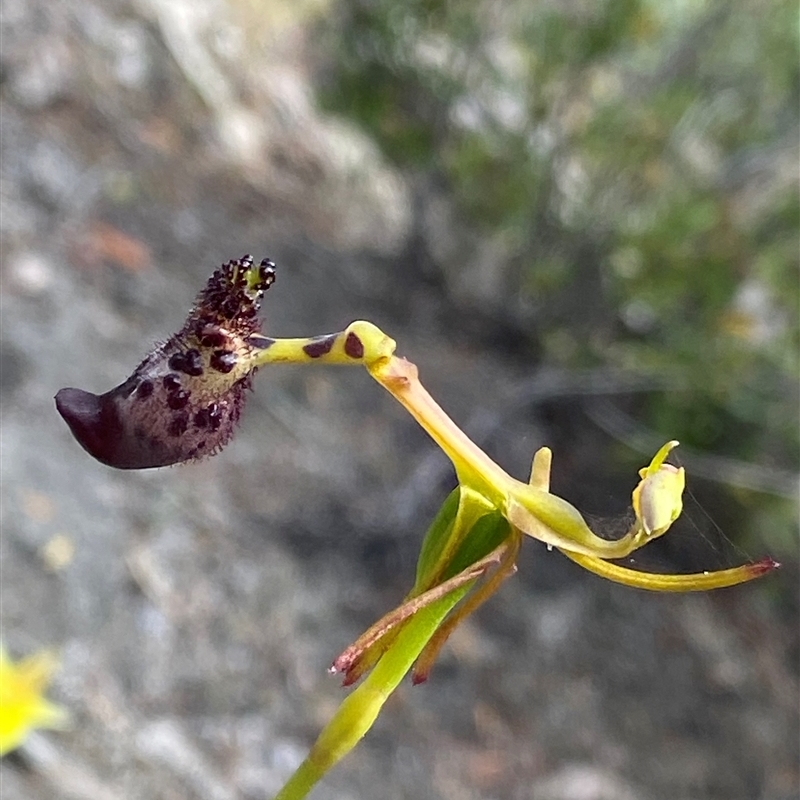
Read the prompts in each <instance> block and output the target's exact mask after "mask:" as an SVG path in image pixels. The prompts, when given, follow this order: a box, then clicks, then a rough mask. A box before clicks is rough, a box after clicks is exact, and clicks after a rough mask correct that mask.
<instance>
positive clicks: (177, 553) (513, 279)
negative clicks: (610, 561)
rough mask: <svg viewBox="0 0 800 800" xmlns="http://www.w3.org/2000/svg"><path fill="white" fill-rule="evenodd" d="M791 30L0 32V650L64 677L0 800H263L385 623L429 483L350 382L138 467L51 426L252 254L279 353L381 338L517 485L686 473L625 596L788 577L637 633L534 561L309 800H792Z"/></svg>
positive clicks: (586, 7)
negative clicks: (690, 581) (372, 333)
mask: <svg viewBox="0 0 800 800" xmlns="http://www.w3.org/2000/svg"><path fill="white" fill-rule="evenodd" d="M796 12H797V9H796V6H795V4H793V3H790V2H782V1H779V0H776V1H775V2H763V1H762V0H737V2H733V3H724V2H714V0H709V1H708V2H703V0H694V1H693V2H677V0H673V1H670V2H666V3H656V2H652V0H650V1H648V0H606V2H601V3H586V2H579V1H578V0H576V2H567V3H552V2H545V1H543V0H539V1H538V2H527V0H512V1H511V2H505V3H501V2H492V1H491V0H462V2H441V1H440V0H429V1H428V2H420V1H417V2H412V3H408V4H400V3H395V2H391V1H390V0H361V1H360V2H353V3H347V2H344V1H342V2H335V1H334V0H328V2H326V1H325V0H316V2H314V1H313V0H305V1H304V2H299V1H298V2H292V1H291V0H263V1H262V0H228V2H224V1H223V0H202V2H189V0H114V1H113V2H99V0H59V2H47V0H4V3H3V5H2V41H1V42H0V44H1V45H2V49H1V51H0V80H1V81H2V85H1V86H0V135H1V138H0V146H1V148H2V174H1V176H0V177H1V178H2V182H1V183H0V202H1V204H0V230H1V231H2V277H1V278H0V287H1V288H2V348H1V349H0V367H1V370H0V389H1V390H2V540H0V558H1V559H2V561H1V567H0V569H1V572H0V578H1V579H2V636H3V639H4V641H5V642H6V644H7V646H8V648H9V650H10V651H11V652H12V654H14V655H16V656H19V655H21V654H26V653H28V652H31V651H34V650H37V649H40V648H42V647H55V648H57V649H58V651H59V653H60V657H61V661H62V667H61V671H60V673H59V675H58V678H57V680H56V682H55V685H54V687H53V691H52V696H53V698H54V699H55V700H57V701H58V702H60V703H62V704H64V705H66V706H67V707H68V708H69V709H70V712H71V715H72V720H73V724H72V728H71V730H69V731H68V732H65V733H58V734H55V733H54V734H37V735H35V736H33V737H32V738H31V739H30V740H29V742H28V743H27V745H26V746H25V747H24V748H23V749H22V750H20V751H19V752H17V753H16V754H14V755H12V756H10V757H7V758H5V759H4V760H3V762H2V764H0V780H2V794H3V797H4V798H7V800H45V798H47V800H51V799H54V800H67V798H69V799H70V800H72V799H77V800H118V799H119V800H123V799H124V800H183V798H191V799H193V798H198V799H199V800H240V799H241V800H255V799H256V798H267V797H270V796H271V794H272V793H274V792H275V791H276V790H277V789H278V787H279V786H280V785H281V784H282V782H283V781H284V780H285V779H286V778H287V777H288V775H289V774H290V772H291V771H292V770H293V768H294V767H295V766H296V765H297V764H298V762H299V760H300V759H301V758H302V757H303V755H304V754H305V752H306V749H307V747H308V746H309V745H310V743H311V742H312V741H313V739H314V737H315V736H316V733H317V732H318V730H319V729H320V727H321V725H322V724H323V723H324V722H325V721H326V720H327V718H328V717H329V715H330V714H331V712H332V710H333V709H334V708H335V706H336V705H337V703H338V702H339V701H340V699H341V698H342V696H343V690H342V689H341V688H340V687H339V685H338V681H337V680H336V679H335V678H332V677H330V676H329V675H327V673H326V669H327V667H328V665H329V664H330V662H331V660H332V659H333V658H334V656H335V655H336V654H337V653H338V652H339V651H341V650H342V649H343V648H344V647H345V646H346V645H347V644H348V643H349V642H350V641H351V640H352V639H353V638H355V636H356V635H357V634H358V633H359V632H360V631H361V630H363V629H364V628H365V627H366V626H367V625H368V624H370V623H371V622H372V621H374V620H375V619H376V618H377V617H379V616H380V615H381V614H382V613H383V612H385V611H386V610H387V609H389V608H390V607H392V606H394V605H396V604H397V602H398V601H399V600H400V598H401V597H402V595H403V593H404V592H405V590H406V589H407V587H408V586H409V585H410V583H411V580H412V575H413V566H414V559H415V555H416V552H417V549H418V546H419V544H420V541H421V538H422V535H423V532H424V529H425V526H426V523H427V521H428V520H429V518H430V517H431V515H432V514H433V512H434V511H435V509H436V507H437V505H438V503H439V502H440V501H441V499H442V498H443V497H444V496H445V493H446V491H447V490H448V489H449V488H450V487H451V486H452V483H453V476H452V473H451V471H450V469H449V466H448V463H447V462H446V460H444V458H443V456H440V455H439V454H437V452H436V451H435V449H434V448H433V447H432V445H431V443H430V442H429V441H428V440H427V439H426V436H425V435H424V434H423V433H422V432H421V431H420V430H419V429H418V428H417V427H416V426H415V424H414V422H413V421H412V420H411V419H410V418H407V417H406V416H405V415H404V414H403V413H402V411H401V409H400V408H399V407H396V406H395V405H394V404H393V401H392V400H391V398H389V397H388V396H386V395H384V394H382V393H381V391H380V389H379V387H378V386H377V385H375V384H373V383H372V382H371V381H370V379H369V377H368V376H367V375H366V374H365V373H362V372H360V371H356V370H350V371H345V370H343V369H341V368H340V369H338V370H337V369H336V368H313V369H311V368H299V367H286V368H277V367H276V368H274V369H271V370H269V371H263V372H262V373H261V374H259V376H258V378H257V380H256V392H255V394H254V395H253V397H252V398H251V401H250V404H249V406H248V408H247V411H246V414H245V419H244V423H243V425H242V428H241V431H240V433H239V435H238V437H237V438H236V440H235V441H234V442H233V443H232V444H231V445H230V446H229V447H228V448H227V449H226V450H225V451H224V452H223V453H222V454H221V455H220V456H218V457H216V458H214V459H212V460H210V461H207V462H203V463H198V464H193V465H189V466H184V467H179V468H172V469H166V470H158V471H149V472H141V473H135V472H134V473H124V472H115V471H114V470H111V469H108V468H106V467H103V466H102V465H100V464H98V463H95V462H94V461H92V460H91V459H90V458H89V457H88V456H87V455H86V454H85V453H84V452H83V451H82V450H80V448H79V447H78V445H77V444H76V443H75V441H74V440H73V439H72V438H71V436H70V434H69V432H68V430H67V428H66V426H65V425H64V424H63V422H62V421H61V420H60V419H59V418H58V417H57V415H56V413H55V408H54V405H53V395H54V394H55V392H56V391H57V390H58V389H59V388H61V387H63V386H78V387H81V388H84V389H89V390H93V391H104V390H106V389H108V388H110V387H111V386H113V385H116V384H117V383H119V382H120V381H121V380H123V379H124V378H125V377H126V376H127V375H128V374H129V373H130V371H131V370H132V369H133V367H134V366H135V364H136V363H138V361H139V359H141V357H142V356H143V355H144V353H145V352H146V351H147V350H148V349H149V347H150V346H151V344H152V343H153V342H154V341H155V340H158V339H160V338H165V337H166V336H167V335H169V334H170V333H171V332H172V331H173V330H174V329H176V328H177V327H178V326H179V325H180V323H181V322H182V320H183V317H184V315H185V313H186V311H187V310H188V307H189V305H190V303H191V300H192V298H193V296H194V294H195V293H196V291H197V290H198V289H199V288H200V287H201V285H202V283H203V282H204V280H205V278H206V277H207V275H208V274H210V272H211V271H212V270H213V269H214V268H215V267H216V266H218V265H219V264H220V263H221V262H222V261H224V260H227V259H228V258H230V257H237V256H240V255H242V254H244V253H248V252H249V253H252V254H253V255H254V256H255V257H256V258H261V257H263V256H267V255H268V256H271V257H272V258H273V259H274V260H275V261H276V262H277V264H278V267H279V274H278V280H277V283H276V285H275V286H274V287H273V288H272V289H271V290H270V292H269V293H268V295H267V297H266V300H265V308H266V313H265V316H266V324H265V329H266V330H267V331H268V332H269V333H270V334H271V335H275V336H301V335H310V334H317V333H323V332H327V331H333V330H339V329H341V328H342V327H344V326H345V325H346V324H347V323H348V322H350V321H351V320H352V319H356V318H367V319H370V320H373V321H374V322H376V323H377V324H379V325H380V326H381V327H383V328H384V329H385V330H386V331H387V332H388V333H390V334H391V335H392V336H394V337H395V338H396V339H397V340H398V342H399V351H400V352H401V353H402V354H403V355H406V356H407V357H409V358H411V359H412V360H413V361H415V362H416V363H417V364H418V365H419V367H420V370H421V375H422V377H423V380H424V382H425V383H426V385H427V386H428V387H429V389H430V390H431V391H432V392H433V394H434V395H435V396H436V397H437V398H438V399H440V401H441V402H442V404H443V405H444V406H445V408H447V409H448V411H450V412H451V413H452V415H453V416H454V418H455V419H456V420H457V421H458V422H459V423H461V424H463V425H465V427H466V428H467V430H468V431H469V432H470V434H471V435H472V436H474V438H476V440H478V441H479V442H480V443H481V445H482V446H484V447H485V448H486V449H487V450H488V451H489V452H490V453H491V454H492V456H493V457H495V458H496V459H497V460H498V461H499V462H500V463H502V464H503V466H505V467H506V468H507V469H508V470H509V471H511V472H512V473H513V474H516V475H517V476H519V477H524V476H525V475H526V474H527V470H528V468H529V463H530V458H531V456H532V454H533V452H534V450H535V449H536V448H537V447H539V446H541V445H542V444H549V445H550V446H551V447H553V449H554V452H555V463H554V487H553V488H554V491H556V492H558V493H559V494H561V495H563V496H565V497H567V498H568V499H570V500H571V501H573V502H575V503H576V504H577V505H578V507H579V508H581V509H584V510H585V511H586V512H587V513H588V514H591V515H595V516H596V517H604V516H615V515H619V514H621V513H623V512H624V510H625V507H626V506H627V502H628V498H629V494H630V491H631V489H632V487H633V485H634V484H635V480H636V473H635V470H636V469H637V468H638V467H639V466H641V465H642V464H645V463H647V461H648V460H649V458H650V456H651V455H652V453H653V452H655V450H656V449H657V447H658V446H659V445H660V444H661V443H663V441H665V440H666V439H670V438H677V439H680V440H681V442H682V443H683V445H684V446H683V447H682V448H681V449H680V451H679V452H680V457H681V458H682V459H683V463H685V465H686V467H687V470H688V472H689V485H690V488H691V491H692V497H690V498H687V512H686V514H685V518H684V520H683V521H682V523H681V524H680V525H679V526H676V530H675V531H674V532H672V533H670V535H669V537H667V538H666V539H665V540H663V546H660V549H658V548H656V547H655V546H654V548H655V553H652V554H649V553H647V551H645V552H643V553H642V554H641V559H640V561H639V562H638V563H639V565H640V566H642V565H643V566H645V567H648V568H652V569H673V570H674V569H678V570H689V571H696V570H702V569H715V568H721V567H725V566H730V565H732V564H734V563H740V562H742V561H744V560H746V559H748V558H749V557H753V558H755V557H759V556H763V555H767V554H769V555H772V556H773V557H775V558H777V559H779V560H782V561H784V568H783V570H782V571H781V572H780V573H778V574H777V576H774V577H770V578H768V579H766V580H765V581H764V582H763V584H762V585H752V584H751V585H748V586H745V587H740V588H736V589H729V590H723V591H720V592H718V593H715V594H711V595H707V596H685V597H684V596H660V595H650V594H646V593H642V592H637V591H634V590H630V589H625V588H622V587H618V586H613V585H611V584H608V583H605V582H602V581H601V580H599V579H596V578H594V577H592V576H590V575H588V574H585V573H583V572H581V571H580V570H579V569H578V568H577V567H575V566H574V565H572V564H570V563H568V562H566V560H565V559H563V558H562V557H560V556H559V555H558V554H555V553H548V552H547V551H546V550H545V549H544V548H543V547H539V546H537V545H536V544H534V543H530V544H529V545H528V546H526V548H525V550H524V552H523V557H522V560H521V562H520V573H519V575H518V576H516V577H515V578H514V579H513V580H511V581H509V582H508V584H507V585H506V586H505V587H504V588H503V589H502V591H501V592H500V594H499V595H498V596H497V597H496V598H495V599H493V601H492V602H491V603H490V604H488V605H487V607H486V608H485V609H483V610H482V611H481V613H479V614H478V615H477V616H476V618H474V620H472V621H471V622H470V623H469V624H468V625H466V626H464V628H463V629H461V630H459V632H458V633H457V634H456V636H454V638H453V641H452V644H451V645H450V646H449V647H448V648H447V649H446V651H445V653H444V656H443V658H442V661H441V663H440V664H439V666H438V667H437V668H436V669H435V670H434V672H433V674H432V677H431V680H430V682H429V683H428V684H427V685H425V686H423V687H420V688H416V689H413V690H412V689H411V688H410V687H405V688H403V689H402V690H401V691H399V692H398V693H397V695H396V696H395V697H394V698H393V699H392V701H391V702H390V703H389V704H388V706H387V708H386V711H385V713H384V714H383V716H382V718H381V720H380V721H379V722H378V724H377V726H376V728H375V729H374V731H373V732H371V733H370V734H369V736H368V737H367V738H366V740H365V741H364V742H363V743H362V745H361V746H360V747H359V748H358V749H357V751H356V752H355V754H354V755H353V756H351V757H350V758H348V759H347V760H346V761H345V762H344V763H343V764H342V765H341V766H340V767H338V768H337V769H336V770H335V771H334V773H332V774H331V775H330V776H329V777H327V778H326V779H325V781H324V784H323V785H321V786H320V787H319V789H318V790H317V791H316V792H315V794H314V797H316V798H320V800H323V799H324V798H375V800H384V799H386V800H389V798H392V799H394V798H415V799H416V798H431V799H432V800H436V799H437V798H442V799H446V800H471V799H472V798H475V800H477V799H478V798H481V799H484V798H485V799H486V800H489V799H490V798H492V799H495V798H496V799H497V800H501V799H502V800H505V798H509V799H511V800H517V799H519V800H527V799H528V798H531V799H532V800H789V799H790V798H797V797H798V794H799V792H800V786H799V785H798V780H799V777H798V773H799V768H798V760H799V757H800V753H799V752H798V750H799V737H800V732H799V731H798V701H799V699H800V698H799V695H798V672H799V670H798V660H799V658H800V650H799V645H798V636H799V634H798V616H799V615H798V591H797V586H798V578H799V577H800V576H799V573H798V537H797V527H796V515H797V473H798V469H799V465H798V462H800V452H799V451H800V445H799V444H798V424H797V423H798V420H797V415H798V327H799V325H798V297H799V296H800V292H799V291H798V263H797V261H798V195H797V179H798V138H797V130H798V127H797V126H798V88H799V87H800V77H799V76H800V70H799V69H798V57H797V56H798V41H797V19H796ZM593 518H594V517H593ZM599 524H600V525H601V526H602V524H603V523H599Z"/></svg>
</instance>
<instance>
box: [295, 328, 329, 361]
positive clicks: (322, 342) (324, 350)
mask: <svg viewBox="0 0 800 800" xmlns="http://www.w3.org/2000/svg"><path fill="white" fill-rule="evenodd" d="M335 342H336V334H334V333H331V334H329V335H328V336H319V337H318V338H316V339H314V340H313V341H311V342H309V343H308V344H307V345H305V346H304V347H303V352H304V353H305V354H306V355H307V356H308V357H309V358H321V357H322V356H325V355H327V354H328V353H330V351H331V350H332V349H333V345H334V343H335Z"/></svg>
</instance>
